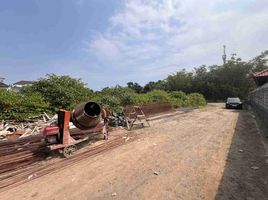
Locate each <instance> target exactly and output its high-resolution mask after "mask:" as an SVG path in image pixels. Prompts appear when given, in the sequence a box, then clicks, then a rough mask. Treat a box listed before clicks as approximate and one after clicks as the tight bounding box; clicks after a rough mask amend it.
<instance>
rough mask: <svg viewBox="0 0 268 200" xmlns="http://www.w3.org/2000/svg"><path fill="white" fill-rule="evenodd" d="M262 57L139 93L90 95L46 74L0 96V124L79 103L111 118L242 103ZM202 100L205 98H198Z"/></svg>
mask: <svg viewBox="0 0 268 200" xmlns="http://www.w3.org/2000/svg"><path fill="white" fill-rule="evenodd" d="M267 56H268V51H265V52H263V53H262V54H261V55H259V56H257V57H255V58H253V59H252V60H250V61H248V62H244V61H242V60H241V59H240V58H234V57H232V58H231V59H230V60H228V62H227V63H226V64H224V65H213V66H209V67H207V66H200V67H197V68H195V69H194V71H193V72H187V71H186V70H182V71H178V72H175V73H173V74H171V75H169V76H168V77H167V78H166V79H164V80H159V81H156V82H153V81H151V82H148V83H147V84H146V85H145V86H144V87H142V86H140V85H139V84H138V83H133V82H128V83H127V87H122V86H115V87H110V88H109V87H107V88H104V89H103V90H101V91H96V92H93V91H92V90H90V89H89V88H87V87H86V84H85V83H83V82H82V81H81V80H80V79H74V78H71V77H69V76H57V75H55V74H48V75H47V76H46V77H44V78H41V79H40V80H39V81H37V82H35V83H34V84H33V85H31V86H28V87H25V88H23V89H22V90H21V92H20V93H13V92H8V91H4V90H0V110H1V113H0V119H17V120H21V119H24V118H29V117H32V116H36V115H38V114H40V113H42V112H44V111H50V112H55V111H56V110H58V109H60V108H65V109H72V108H73V107H74V106H75V105H76V104H78V103H80V102H83V101H89V100H93V101H97V102H99V103H100V104H101V105H102V106H104V107H106V108H108V109H109V110H110V111H112V112H117V113H118V112H122V111H123V109H124V107H125V106H126V105H133V104H147V103H152V102H170V103H171V104H172V105H173V106H174V107H182V106H204V105H206V100H205V99H207V100H210V101H218V100H225V99H226V98H227V97H229V96H238V97H240V98H241V99H246V98H247V96H248V93H249V92H250V91H251V90H253V89H254V88H255V87H256V86H255V83H254V81H253V78H252V74H253V73H254V72H257V71H261V70H263V69H265V68H267V67H268V66H267V59H266V57H267ZM204 97H205V98H204Z"/></svg>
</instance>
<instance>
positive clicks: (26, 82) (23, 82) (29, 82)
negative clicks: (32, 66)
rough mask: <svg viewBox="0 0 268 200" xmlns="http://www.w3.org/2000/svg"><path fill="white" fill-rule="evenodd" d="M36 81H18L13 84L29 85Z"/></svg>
mask: <svg viewBox="0 0 268 200" xmlns="http://www.w3.org/2000/svg"><path fill="white" fill-rule="evenodd" d="M33 83H34V81H23V80H22V81H18V82H16V83H13V85H28V84H33Z"/></svg>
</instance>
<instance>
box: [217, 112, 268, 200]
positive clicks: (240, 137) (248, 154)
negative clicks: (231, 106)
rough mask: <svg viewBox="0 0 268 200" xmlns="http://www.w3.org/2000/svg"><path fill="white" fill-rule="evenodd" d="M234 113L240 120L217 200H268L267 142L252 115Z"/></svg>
mask: <svg viewBox="0 0 268 200" xmlns="http://www.w3.org/2000/svg"><path fill="white" fill-rule="evenodd" d="M230 112H239V116H238V121H237V124H236V127H235V133H234V135H233V138H232V143H231V146H230V149H229V153H228V156H227V159H226V164H225V168H224V172H223V176H222V179H221V182H220V185H219V187H218V191H217V194H216V199H218V200H219V199H223V200H226V199H232V200H233V199H246V200H249V199H252V200H253V199H254V200H255V199H260V200H264V199H268V164H267V163H265V154H266V153H265V149H264V143H266V145H267V139H265V138H264V137H263V136H262V135H261V134H260V133H259V131H258V129H257V127H256V122H255V119H254V117H253V115H252V114H251V112H249V111H246V110H241V111H240V110H230ZM263 141H264V142H263ZM266 159H267V158H266ZM266 162H267V161H266Z"/></svg>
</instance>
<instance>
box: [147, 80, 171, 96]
mask: <svg viewBox="0 0 268 200" xmlns="http://www.w3.org/2000/svg"><path fill="white" fill-rule="evenodd" d="M152 90H166V81H165V80H158V81H157V82H154V81H150V82H149V83H147V84H146V85H145V86H144V87H143V92H144V93H146V92H150V91H152Z"/></svg>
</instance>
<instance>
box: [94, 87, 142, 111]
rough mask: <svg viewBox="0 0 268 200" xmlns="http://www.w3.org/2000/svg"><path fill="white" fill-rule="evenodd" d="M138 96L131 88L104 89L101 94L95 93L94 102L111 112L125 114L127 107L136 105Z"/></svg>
mask: <svg viewBox="0 0 268 200" xmlns="http://www.w3.org/2000/svg"><path fill="white" fill-rule="evenodd" d="M137 95H138V94H136V93H135V92H134V91H133V90H131V89H129V88H124V87H121V86H116V87H111V88H108V87H107V88H104V89H103V90H102V91H101V92H98V93H95V97H94V98H93V100H95V101H96V102H98V103H99V104H101V105H102V106H103V107H105V108H107V109H108V110H109V111H110V112H116V113H120V112H123V110H124V107H125V106H127V105H133V104H136V103H137V102H136V99H137V98H136V97H137Z"/></svg>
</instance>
